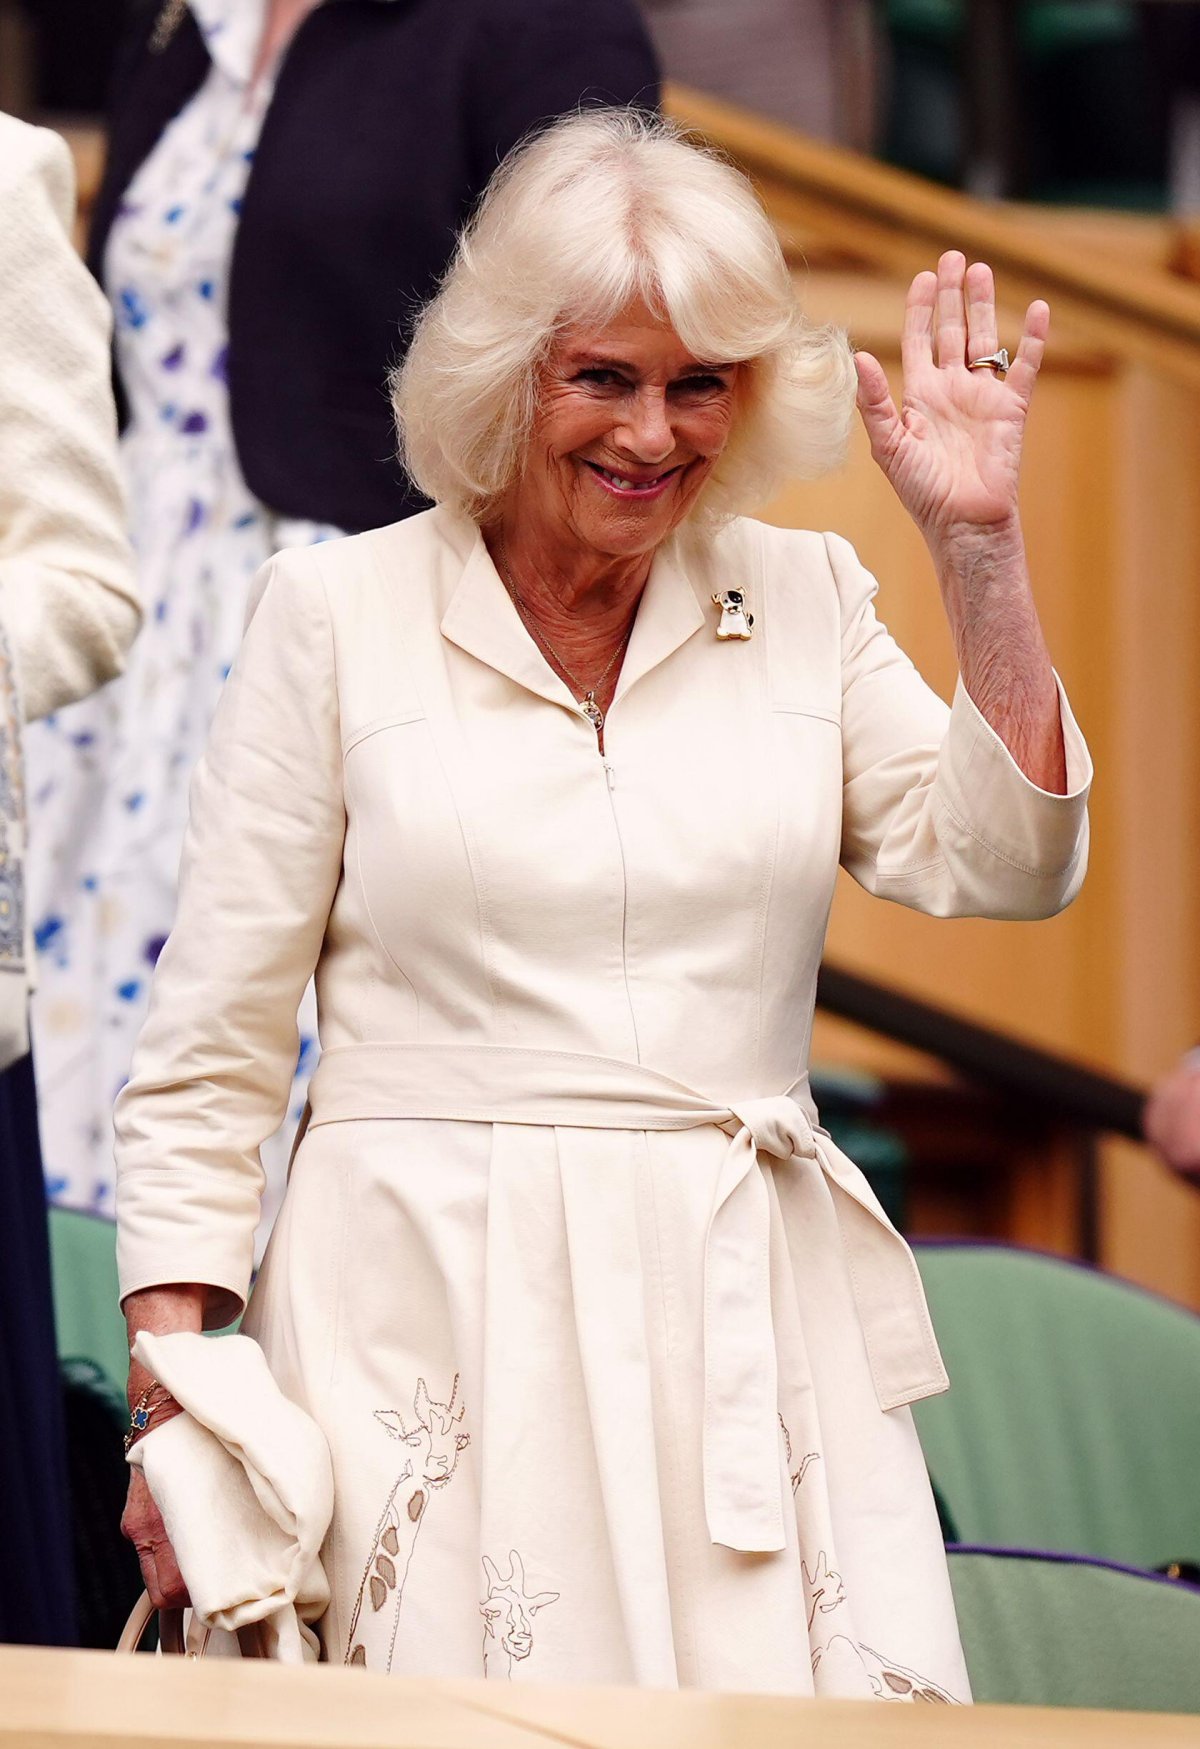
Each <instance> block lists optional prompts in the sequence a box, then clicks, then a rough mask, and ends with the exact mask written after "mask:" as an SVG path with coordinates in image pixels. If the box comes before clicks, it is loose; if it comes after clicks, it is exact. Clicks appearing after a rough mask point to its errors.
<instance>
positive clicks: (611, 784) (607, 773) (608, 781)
mask: <svg viewBox="0 0 1200 1749" xmlns="http://www.w3.org/2000/svg"><path fill="white" fill-rule="evenodd" d="M600 762H601V764H602V765H603V767H604V783H605V787H606V789H607V791H608V805H609V808H610V810H611V812H612V822H613V831H614V832H615V833H616V837H617V851H618V853H619V855H620V858H621V976H622V977H623V978H624V980H625V1002H626V1006H627V1007H628V1009H629V1026H630V1030H631V1032H632V1033H633V1049H634V1061H635V1062H638V1063H640V1062H641V1060H642V1047H641V1043H640V1042H639V1039H638V1029H637V1015H636V1014H635V1012H634V1007H633V992H632V991H631V990H630V988H629V944H628V938H627V937H628V929H629V879H628V875H627V872H626V867H625V842H624V840H623V839H622V837H621V821H620V819H619V817H618V815H617V805H616V803H615V802H614V800H613V791H614V790H615V788H616V781H617V774H616V771H615V769H614V767H613V766H612V764H611V763H610V762H609V760H608V759H607V758H606V756H605V755H604V754H603V753H602V754H601V755H600Z"/></svg>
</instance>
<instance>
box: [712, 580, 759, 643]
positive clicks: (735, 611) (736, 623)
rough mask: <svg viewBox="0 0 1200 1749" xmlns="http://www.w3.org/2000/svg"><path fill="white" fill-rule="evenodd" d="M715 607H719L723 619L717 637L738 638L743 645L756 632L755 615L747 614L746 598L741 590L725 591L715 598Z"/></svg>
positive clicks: (722, 638) (718, 626) (718, 624)
mask: <svg viewBox="0 0 1200 1749" xmlns="http://www.w3.org/2000/svg"><path fill="white" fill-rule="evenodd" d="M713 606H714V607H719V608H720V610H721V617H720V619H719V620H718V621H717V637H718V638H720V639H721V640H722V642H723V641H724V640H725V639H726V638H738V639H740V640H741V641H742V642H743V643H744V642H745V640H746V639H747V638H748V637H749V636H750V634H751V633H752V632H753V630H754V615H753V614H752V613H747V612H746V597H745V595H744V594H743V592H742V591H741V590H740V589H725V590H723V591H722V592H721V594H720V595H714V596H713Z"/></svg>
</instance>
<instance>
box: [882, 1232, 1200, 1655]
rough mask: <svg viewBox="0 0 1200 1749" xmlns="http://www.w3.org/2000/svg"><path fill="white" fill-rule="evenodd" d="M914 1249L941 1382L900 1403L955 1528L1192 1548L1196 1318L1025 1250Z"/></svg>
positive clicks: (1195, 1533) (1199, 1417) (991, 1539)
mask: <svg viewBox="0 0 1200 1749" xmlns="http://www.w3.org/2000/svg"><path fill="white" fill-rule="evenodd" d="M916 1253H917V1260H918V1262H919V1264H920V1267H921V1274H922V1276H923V1278H924V1281H925V1288H926V1292H927V1294H928V1297H929V1305H930V1310H931V1312H932V1315H933V1323H934V1328H935V1329H936V1331H937V1334H938V1340H939V1341H940V1343H941V1346H942V1353H943V1355H944V1356H945V1360H946V1365H947V1367H948V1369H949V1372H950V1379H951V1389H950V1391H949V1393H948V1394H947V1395H945V1396H942V1397H933V1398H930V1399H929V1400H928V1401H927V1402H924V1403H919V1404H917V1405H916V1411H915V1413H916V1418H917V1426H918V1430H919V1432H920V1435H921V1442H922V1444H923V1446H924V1448H925V1457H926V1461H927V1462H928V1465H929V1470H930V1474H931V1475H932V1477H933V1480H934V1482H935V1484H936V1486H937V1488H938V1490H939V1492H940V1493H941V1495H942V1497H943V1499H944V1501H945V1503H946V1506H947V1508H948V1511H949V1514H950V1517H951V1519H952V1521H953V1524H954V1526H955V1527H956V1531H957V1536H958V1540H959V1541H961V1542H964V1543H969V1544H986V1545H989V1546H992V1547H1004V1548H1026V1549H1029V1548H1032V1549H1045V1550H1052V1551H1058V1552H1063V1553H1068V1554H1082V1555H1091V1556H1095V1557H1100V1558H1103V1559H1106V1560H1110V1561H1120V1562H1123V1563H1126V1564H1128V1565H1130V1566H1135V1567H1141V1568H1155V1567H1165V1566H1166V1565H1167V1564H1168V1563H1171V1562H1180V1563H1195V1562H1197V1561H1200V1318H1197V1317H1196V1316H1195V1315H1194V1314H1193V1313H1191V1312H1188V1311H1185V1310H1184V1309H1183V1308H1182V1307H1180V1306H1176V1305H1172V1304H1171V1303H1169V1302H1168V1301H1166V1300H1162V1299H1159V1298H1158V1297H1157V1296H1156V1295H1153V1294H1150V1293H1147V1292H1145V1291H1144V1290H1143V1289H1141V1288H1137V1287H1133V1286H1131V1285H1130V1284H1129V1283H1128V1282H1124V1281H1119V1280H1118V1279H1116V1278H1115V1277H1113V1276H1108V1275H1104V1274H1102V1273H1101V1272H1100V1271H1099V1270H1094V1269H1089V1268H1087V1267H1085V1266H1082V1265H1080V1264H1075V1263H1070V1262H1067V1261H1065V1260H1063V1259H1061V1258H1057V1257H1048V1256H1044V1255H1042V1254H1040V1253H1037V1252H1031V1251H1020V1250H1014V1249H1010V1248H1008V1247H1005V1246H999V1245H978V1244H944V1245H938V1244H918V1245H917V1247H916ZM1197 1663H1198V1665H1200V1641H1198V1642H1197Z"/></svg>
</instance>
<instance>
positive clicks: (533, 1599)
mask: <svg viewBox="0 0 1200 1749" xmlns="http://www.w3.org/2000/svg"><path fill="white" fill-rule="evenodd" d="M483 1576H484V1578H485V1579H486V1581H487V1595H486V1597H485V1598H484V1600H483V1602H482V1603H481V1604H480V1605H479V1613H480V1614H481V1615H482V1617H483V1674H484V1675H485V1676H486V1677H491V1678H492V1680H496V1679H500V1680H502V1681H509V1682H511V1681H512V1672H513V1665H514V1664H520V1663H523V1662H524V1660H525V1659H526V1658H528V1656H529V1654H530V1653H531V1652H532V1651H533V1618H534V1616H535V1615H536V1614H537V1612H538V1610H539V1609H545V1608H546V1607H547V1605H548V1604H551V1603H557V1602H558V1599H559V1596H560V1595H561V1593H559V1592H557V1591H538V1592H535V1593H534V1594H533V1595H532V1596H531V1595H530V1594H529V1593H528V1592H527V1591H526V1589H525V1565H524V1562H523V1561H522V1560H521V1557H520V1555H519V1554H518V1553H517V1551H516V1549H512V1550H510V1552H509V1557H508V1573H507V1575H506V1576H505V1577H501V1574H500V1572H499V1569H498V1568H497V1567H496V1565H495V1563H494V1562H492V1561H489V1560H488V1558H487V1556H486V1555H484V1557H483Z"/></svg>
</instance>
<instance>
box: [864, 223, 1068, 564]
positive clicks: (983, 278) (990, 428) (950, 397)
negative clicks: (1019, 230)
mask: <svg viewBox="0 0 1200 1749" xmlns="http://www.w3.org/2000/svg"><path fill="white" fill-rule="evenodd" d="M1049 328H1050V310H1049V307H1048V306H1047V305H1046V304H1044V303H1042V302H1041V301H1040V300H1039V301H1038V302H1036V303H1032V304H1030V306H1029V309H1028V311H1027V313H1026V316H1025V331H1024V333H1023V334H1022V336H1021V341H1020V345H1019V346H1018V348H1017V352H1016V356H1015V358H1014V359H1013V361H1012V368H1011V369H1010V370H1009V372H1008V375H1007V376H1006V377H1004V378H1001V377H1000V376H999V375H998V374H997V373H996V372H994V371H992V370H990V369H983V370H971V369H970V368H969V362H970V361H971V360H972V359H980V358H986V357H987V356H989V355H990V354H991V353H994V352H995V351H996V350H997V345H998V340H997V334H996V288H995V282H994V280H993V277H992V270H991V268H990V267H988V266H987V265H986V264H985V263H983V262H975V263H974V264H973V265H972V266H971V267H970V268H968V266H967V263H966V258H965V257H964V256H963V255H961V254H960V253H959V252H958V250H951V251H949V252H948V253H947V254H945V255H943V256H942V258H941V260H940V261H939V262H938V266H937V272H936V273H931V272H925V273H919V274H918V275H917V277H916V278H915V279H914V280H913V282H912V285H911V286H910V288H909V293H908V299H907V302H906V304H905V311H904V331H903V336H902V339H901V359H902V361H903V365H904V397H903V402H902V406H901V410H900V411H899V412H897V410H896V404H895V402H894V401H893V399H892V396H891V392H890V390H889V388H888V383H887V377H886V376H885V375H884V371H883V366H882V365H881V364H880V363H879V361H878V359H876V358H874V357H872V355H871V354H870V353H869V352H860V353H857V354H856V355H855V363H856V366H857V369H858V405H859V411H860V413H861V414H862V419H863V424H864V425H865V426H866V428H867V435H868V437H869V438H870V442H871V453H872V455H873V456H874V457H875V460H876V461H877V462H878V463H879V466H880V467H881V468H882V469H883V471H884V473H885V474H886V475H887V477H888V479H889V480H890V481H891V483H892V486H893V487H894V488H895V490H896V493H897V495H898V496H899V498H900V501H901V503H902V504H903V505H904V507H905V509H906V510H907V511H908V513H909V515H910V516H911V517H912V518H913V520H914V521H915V522H916V523H917V525H918V527H919V528H920V529H921V530H922V532H923V533H924V534H925V536H926V538H927V539H928V540H939V539H943V538H946V537H949V536H953V535H954V534H956V533H960V532H966V531H972V530H974V531H983V530H987V529H989V528H997V527H999V526H1001V525H1002V524H1004V523H1006V522H1010V521H1011V520H1012V519H1013V518H1015V515H1016V509H1017V476H1018V472H1019V469H1020V460H1021V442H1022V438H1023V436H1024V431H1025V417H1026V414H1027V413H1028V411H1029V402H1030V398H1031V396H1032V394H1033V385H1034V382H1035V381H1036V379H1037V373H1038V368H1039V366H1040V364H1041V362H1042V354H1043V352H1044V350H1045V344H1046V335H1047V333H1048V332H1049Z"/></svg>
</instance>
